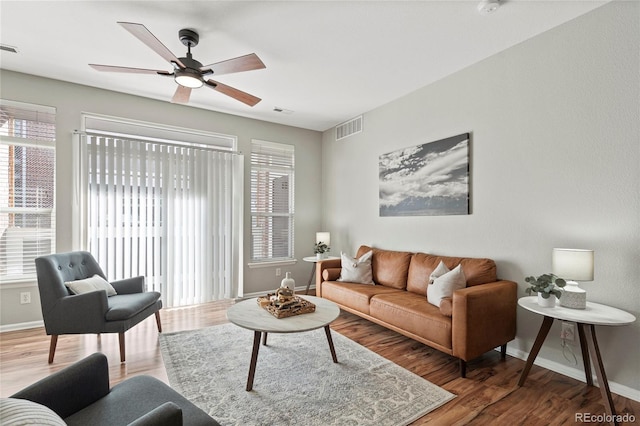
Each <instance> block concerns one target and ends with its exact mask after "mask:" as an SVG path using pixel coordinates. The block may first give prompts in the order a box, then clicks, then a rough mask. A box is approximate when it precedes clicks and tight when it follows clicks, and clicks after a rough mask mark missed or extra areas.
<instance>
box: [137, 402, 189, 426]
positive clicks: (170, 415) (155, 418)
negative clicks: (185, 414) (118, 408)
mask: <svg viewBox="0 0 640 426" xmlns="http://www.w3.org/2000/svg"><path fill="white" fill-rule="evenodd" d="M128 426H182V409H181V408H180V407H178V406H177V405H176V404H175V403H173V402H171V401H169V402H165V403H164V404H162V405H161V406H159V407H156V408H154V409H153V410H151V411H149V412H148V413H147V414H145V415H144V416H141V417H139V418H138V419H136V420H135V421H133V422H131V423H129V425H128Z"/></svg>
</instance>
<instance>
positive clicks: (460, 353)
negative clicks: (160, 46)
mask: <svg viewBox="0 0 640 426" xmlns="http://www.w3.org/2000/svg"><path fill="white" fill-rule="evenodd" d="M517 288H518V285H517V284H516V283H515V282H513V281H496V282H493V283H488V284H480V285H475V286H471V287H467V288H464V289H462V290H457V291H455V292H454V293H453V307H452V310H453V312H452V340H453V342H452V343H453V355H454V356H455V357H458V358H460V359H463V360H465V361H469V360H471V359H473V358H475V357H477V356H479V355H481V354H483V353H485V352H487V351H489V350H491V349H493V348H496V347H498V346H501V345H504V344H506V343H507V342H509V341H511V340H513V339H514V338H515V336H516V309H517Z"/></svg>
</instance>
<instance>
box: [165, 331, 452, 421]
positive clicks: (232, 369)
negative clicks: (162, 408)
mask: <svg viewBox="0 0 640 426" xmlns="http://www.w3.org/2000/svg"><path fill="white" fill-rule="evenodd" d="M331 334H332V337H333V341H334V346H335V349H336V354H337V357H338V363H337V364H334V363H333V361H332V359H331V354H330V352H329V345H328V344H327V338H326V335H325V334H324V330H323V329H318V330H314V331H310V332H306V333H297V334H269V338H268V342H267V346H262V345H261V346H260V352H259V355H258V363H257V367H256V373H255V380H254V383H253V390H252V391H250V392H247V391H246V390H245V387H246V383H247V375H248V372H249V361H250V359H251V347H252V343H253V332H252V331H249V330H245V329H242V328H240V327H237V326H235V325H233V324H223V325H219V326H214V327H208V328H204V329H201V330H194V331H185V332H178V333H162V334H161V335H160V348H161V351H162V357H163V360H164V364H165V367H166V369H167V375H168V377H169V382H170V384H171V386H172V387H173V388H174V389H176V390H177V391H178V392H180V393H181V394H182V395H184V396H185V397H186V398H187V399H189V400H190V401H192V402H193V403H194V404H196V405H197V406H199V407H200V408H202V409H203V410H204V411H206V412H207V413H209V415H210V416H211V417H213V418H214V419H216V420H217V421H218V422H219V423H220V424H222V425H223V426H227V425H243V426H244V425H294V424H295V425H305V426H311V425H341V426H342V425H393V426H396V425H406V424H409V423H411V422H413V421H415V420H416V419H418V418H420V417H422V416H424V415H425V414H426V413H428V412H429V411H432V410H434V409H435V408H437V407H439V406H441V405H442V404H444V403H446V402H447V401H449V400H451V399H453V398H454V397H455V395H453V394H452V393H449V392H447V391H446V390H444V389H442V388H440V387H438V386H436V385H434V384H432V383H430V382H429V381H427V380H425V379H423V378H421V377H420V376H418V375H416V374H414V373H411V372H410V371H408V370H405V369H404V368H402V367H399V366H398V365H396V364H394V363H392V362H390V361H388V360H386V359H385V358H383V357H381V356H379V355H378V354H376V353H374V352H372V351H370V350H369V349H367V348H365V347H363V346H361V345H359V344H357V343H355V342H353V341H351V340H349V339H348V338H346V337H344V336H342V335H341V334H339V333H336V332H332V333H331Z"/></svg>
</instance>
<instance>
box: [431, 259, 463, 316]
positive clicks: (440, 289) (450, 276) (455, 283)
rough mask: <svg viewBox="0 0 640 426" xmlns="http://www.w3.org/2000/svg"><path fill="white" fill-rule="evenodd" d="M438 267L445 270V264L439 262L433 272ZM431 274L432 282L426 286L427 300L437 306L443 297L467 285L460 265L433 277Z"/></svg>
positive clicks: (449, 295)
mask: <svg viewBox="0 0 640 426" xmlns="http://www.w3.org/2000/svg"><path fill="white" fill-rule="evenodd" d="M438 269H440V270H445V269H446V266H444V263H442V262H440V265H438V268H436V271H434V273H435V272H437V271H438ZM431 276H432V277H433V283H432V284H429V285H428V286H427V300H428V301H429V303H431V304H432V305H434V306H437V307H438V308H439V307H440V302H441V301H442V299H443V298H445V297H451V296H453V292H454V291H456V290H460V289H461V288H465V287H466V286H467V281H466V279H465V276H464V271H463V270H462V266H461V265H458V266H456V267H455V268H453V270H451V271H448V272H445V273H444V274H442V275H440V276H435V277H434V274H431Z"/></svg>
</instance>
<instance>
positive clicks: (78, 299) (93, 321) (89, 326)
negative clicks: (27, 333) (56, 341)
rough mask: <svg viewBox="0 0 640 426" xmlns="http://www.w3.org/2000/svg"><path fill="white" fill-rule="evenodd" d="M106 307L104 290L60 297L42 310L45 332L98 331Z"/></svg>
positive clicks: (103, 320)
mask: <svg viewBox="0 0 640 426" xmlns="http://www.w3.org/2000/svg"><path fill="white" fill-rule="evenodd" d="M108 307H109V303H108V302H107V293H106V292H104V291H92V292H89V293H84V294H76V295H73V296H65V297H62V298H60V299H58V300H57V301H56V303H55V305H54V306H53V308H52V309H50V310H49V311H47V312H43V315H44V317H45V328H46V330H47V334H73V333H100V332H101V331H102V329H103V327H104V322H105V314H106V312H107V309H108Z"/></svg>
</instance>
